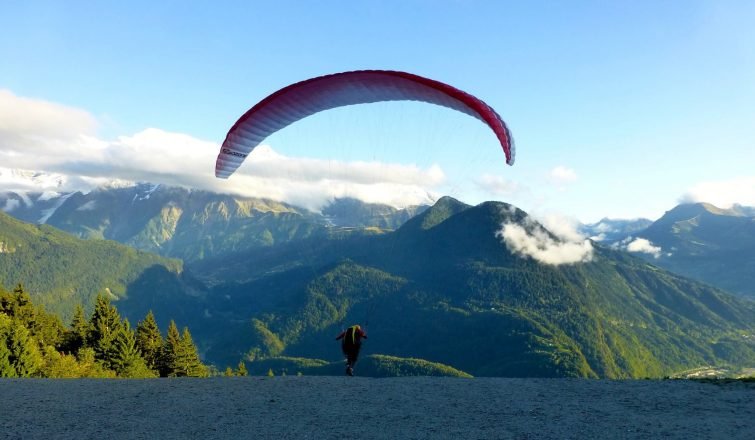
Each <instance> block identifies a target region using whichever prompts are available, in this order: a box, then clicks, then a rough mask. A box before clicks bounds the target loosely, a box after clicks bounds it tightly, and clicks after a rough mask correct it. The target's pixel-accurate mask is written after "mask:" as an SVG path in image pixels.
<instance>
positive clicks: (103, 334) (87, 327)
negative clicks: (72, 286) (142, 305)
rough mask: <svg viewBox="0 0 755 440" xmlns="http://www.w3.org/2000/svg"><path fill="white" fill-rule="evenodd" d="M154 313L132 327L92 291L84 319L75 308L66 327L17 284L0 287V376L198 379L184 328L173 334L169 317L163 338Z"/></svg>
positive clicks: (202, 371)
mask: <svg viewBox="0 0 755 440" xmlns="http://www.w3.org/2000/svg"><path fill="white" fill-rule="evenodd" d="M153 324H154V316H152V314H151V313H150V314H148V315H147V317H146V318H145V320H144V321H143V322H141V323H139V326H138V328H137V331H134V330H132V329H131V325H130V324H129V322H128V320H126V319H122V318H121V316H120V315H119V313H118V310H117V309H116V308H115V307H114V306H113V305H111V304H110V300H109V299H108V297H106V296H104V295H98V296H97V298H96V303H95V306H94V312H93V313H92V315H91V317H90V318H89V319H88V320H87V319H86V318H85V316H84V312H83V308H82V307H81V306H77V307H76V310H75V313H74V317H73V319H72V322H71V326H70V328H66V327H65V326H64V325H63V324H62V322H61V321H60V319H59V318H58V317H57V316H55V315H52V314H49V313H47V312H45V310H44V308H42V307H41V306H35V305H34V304H33V303H32V301H31V297H30V296H29V294H28V293H27V292H26V290H25V289H24V287H23V286H22V285H18V286H17V287H16V288H15V289H14V290H13V291H12V292H8V291H5V290H4V289H2V288H0V377H48V378H74V377H101V378H105V377H120V378H150V377H157V376H163V377H166V376H169V377H179V376H187V377H204V376H207V374H208V373H207V368H206V367H205V366H204V365H203V364H202V363H201V361H200V360H199V356H198V355H197V348H196V346H195V345H194V342H193V341H192V339H191V335H190V334H189V330H188V328H184V330H183V333H182V334H181V335H178V330H177V327H176V326H175V323H173V321H171V327H170V328H169V329H168V338H167V339H166V340H165V341H163V339H162V336H161V335H160V331H159V329H157V328H156V326H153Z"/></svg>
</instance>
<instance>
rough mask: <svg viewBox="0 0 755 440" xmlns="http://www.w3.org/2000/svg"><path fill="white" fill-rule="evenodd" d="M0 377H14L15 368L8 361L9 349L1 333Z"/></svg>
mask: <svg viewBox="0 0 755 440" xmlns="http://www.w3.org/2000/svg"><path fill="white" fill-rule="evenodd" d="M0 377H16V369H15V368H13V365H12V364H11V362H10V349H8V344H7V343H6V342H5V336H4V335H2V334H0Z"/></svg>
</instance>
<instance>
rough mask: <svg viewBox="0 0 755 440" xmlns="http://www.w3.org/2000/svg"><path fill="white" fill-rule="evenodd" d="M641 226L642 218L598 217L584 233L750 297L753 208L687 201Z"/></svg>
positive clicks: (754, 267) (754, 272)
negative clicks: (601, 219) (624, 219)
mask: <svg viewBox="0 0 755 440" xmlns="http://www.w3.org/2000/svg"><path fill="white" fill-rule="evenodd" d="M607 225H611V226H614V227H613V228H609V227H607ZM643 225H644V221H643V220H637V221H633V222H628V223H625V224H621V223H620V222H613V223H611V222H607V221H602V222H600V223H598V224H597V225H590V226H591V229H588V231H589V232H592V233H593V235H594V236H596V237H597V238H601V239H603V241H602V242H603V243H606V244H610V245H613V246H614V247H618V248H623V249H628V250H630V251H632V250H633V251H635V252H636V253H637V255H640V256H642V257H643V258H645V259H646V260H647V261H649V262H652V263H653V264H655V265H658V266H660V267H663V268H665V269H668V270H670V271H672V272H675V273H678V274H681V275H684V276H687V277H690V278H693V279H696V280H700V281H704V282H706V283H709V284H711V285H714V286H717V287H719V288H721V289H724V290H727V291H729V292H732V293H735V294H738V295H742V296H745V297H749V298H752V299H755V209H753V208H751V207H744V206H738V205H735V206H734V207H732V208H730V209H721V208H718V207H716V206H713V205H711V204H709V203H688V204H682V205H679V206H676V207H675V208H673V209H671V210H670V211H667V212H666V213H665V214H664V215H663V216H662V217H661V218H660V219H658V220H656V221H655V222H652V223H650V224H648V225H647V226H644V227H642V226H643ZM596 226H597V227H596ZM622 226H623V228H622ZM609 229H610V231H611V233H609V234H605V233H604V235H602V236H600V235H599V234H600V233H601V232H599V231H601V230H609ZM638 239H640V240H646V242H641V241H637V240H638Z"/></svg>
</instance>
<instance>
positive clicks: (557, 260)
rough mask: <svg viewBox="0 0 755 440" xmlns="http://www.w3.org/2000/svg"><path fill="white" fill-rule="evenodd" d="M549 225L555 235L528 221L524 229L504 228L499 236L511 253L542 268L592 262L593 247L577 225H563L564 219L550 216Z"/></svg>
mask: <svg viewBox="0 0 755 440" xmlns="http://www.w3.org/2000/svg"><path fill="white" fill-rule="evenodd" d="M546 222H549V223H550V225H551V227H552V228H554V229H550V232H551V234H552V235H551V234H549V233H548V231H547V230H546V229H543V227H542V226H540V224H539V223H537V222H536V221H534V220H532V219H531V218H529V217H528V218H527V219H526V220H525V222H524V225H522V224H519V223H504V224H502V225H501V229H500V230H499V231H498V232H496V236H497V237H501V238H502V239H503V241H504V243H505V244H506V246H507V247H508V248H509V249H510V250H511V251H512V252H514V253H517V254H519V255H522V256H527V257H531V258H533V259H535V260H537V261H539V262H540V263H543V264H550V265H554V266H558V265H561V264H575V263H585V262H589V261H591V260H592V257H593V247H592V243H590V240H587V239H585V238H584V237H583V236H582V235H580V234H579V233H578V232H577V230H576V222H564V221H563V217H561V220H560V221H559V220H558V217H556V216H550V219H548V220H546Z"/></svg>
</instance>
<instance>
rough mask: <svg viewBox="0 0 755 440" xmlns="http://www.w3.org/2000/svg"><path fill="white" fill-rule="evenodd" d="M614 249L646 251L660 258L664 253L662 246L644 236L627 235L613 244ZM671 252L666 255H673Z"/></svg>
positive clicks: (636, 251)
mask: <svg viewBox="0 0 755 440" xmlns="http://www.w3.org/2000/svg"><path fill="white" fill-rule="evenodd" d="M611 247H612V248H614V249H621V250H625V251H627V252H635V253H644V254H649V255H652V256H653V257H655V258H660V257H661V255H663V249H662V248H661V247H660V246H656V245H654V244H653V243H652V242H651V241H649V240H647V239H644V238H635V237H631V236H630V237H627V238H625V239H623V240H621V241H620V242H617V243H614V244H612V245H611ZM671 255H672V254H671V253H670V252H669V253H667V254H666V256H669V257H670V256H671Z"/></svg>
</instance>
